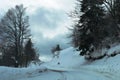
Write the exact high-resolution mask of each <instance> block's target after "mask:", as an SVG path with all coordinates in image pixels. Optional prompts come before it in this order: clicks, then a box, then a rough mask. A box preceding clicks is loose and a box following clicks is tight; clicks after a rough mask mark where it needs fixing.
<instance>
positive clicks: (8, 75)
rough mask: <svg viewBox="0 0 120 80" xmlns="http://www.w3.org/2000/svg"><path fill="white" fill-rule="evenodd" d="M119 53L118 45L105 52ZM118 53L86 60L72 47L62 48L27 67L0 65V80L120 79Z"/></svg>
mask: <svg viewBox="0 0 120 80" xmlns="http://www.w3.org/2000/svg"><path fill="white" fill-rule="evenodd" d="M114 52H116V53H120V45H116V46H113V47H112V48H110V49H109V50H108V51H107V52H106V53H107V54H112V53H114ZM119 61H120V54H118V55H116V56H114V57H107V56H106V57H105V58H103V59H100V60H96V61H87V60H85V59H84V57H82V56H80V55H79V52H77V51H76V50H75V49H74V48H73V47H70V48H68V49H65V50H62V51H61V52H60V55H59V57H57V56H56V57H54V58H53V59H52V60H51V61H49V62H45V63H42V64H41V65H40V66H30V67H28V68H9V67H0V80H120V75H119V74H120V62H119Z"/></svg>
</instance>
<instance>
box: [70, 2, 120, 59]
mask: <svg viewBox="0 0 120 80" xmlns="http://www.w3.org/2000/svg"><path fill="white" fill-rule="evenodd" d="M71 16H72V18H73V19H74V26H73V29H72V34H71V35H70V36H71V38H72V44H73V45H74V47H77V48H78V50H79V51H80V55H88V56H89V57H91V54H92V53H93V52H94V51H97V50H99V49H102V48H107V49H108V48H110V47H111V45H112V44H114V43H120V0H77V6H76V8H75V10H74V11H73V12H72V14H71ZM99 54H101V53H99Z"/></svg>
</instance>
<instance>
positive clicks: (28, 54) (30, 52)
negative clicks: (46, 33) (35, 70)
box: [24, 39, 36, 66]
mask: <svg viewBox="0 0 120 80" xmlns="http://www.w3.org/2000/svg"><path fill="white" fill-rule="evenodd" d="M35 59H36V52H35V49H34V48H33V43H32V41H31V39H29V40H28V42H27V44H26V45H25V59H24V60H25V61H26V63H25V64H26V66H27V65H28V64H29V63H30V62H31V61H33V60H35Z"/></svg>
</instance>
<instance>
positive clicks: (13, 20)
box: [0, 5, 30, 66]
mask: <svg viewBox="0 0 120 80" xmlns="http://www.w3.org/2000/svg"><path fill="white" fill-rule="evenodd" d="M0 25H1V29H2V31H3V33H2V34H3V35H2V36H3V37H4V38H5V39H6V42H7V43H6V44H7V46H15V51H16V55H15V60H16V63H19V56H21V55H22V54H23V43H24V42H25V40H26V39H28V38H29V37H30V30H29V17H28V16H26V8H24V7H23V5H17V6H16V7H15V8H11V9H9V10H8V12H7V13H6V14H5V16H4V17H3V18H2V19H1V23H0ZM17 66H18V65H17Z"/></svg>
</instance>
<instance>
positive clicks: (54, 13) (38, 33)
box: [0, 0, 75, 54]
mask: <svg viewBox="0 0 120 80" xmlns="http://www.w3.org/2000/svg"><path fill="white" fill-rule="evenodd" d="M74 3H75V0H0V17H1V16H3V15H4V14H5V12H6V11H7V10H8V9H9V8H11V7H14V6H15V5H19V4H23V5H24V7H27V11H26V12H27V15H28V16H29V17H30V28H31V33H32V38H33V41H34V43H35V44H36V45H37V47H38V48H39V49H40V53H41V54H50V49H51V47H53V46H55V45H56V44H60V45H61V47H63V48H66V47H68V46H69V44H68V43H69V41H70V40H69V39H67V34H69V30H68V27H69V26H70V25H71V21H70V20H69V17H68V15H67V13H69V12H70V11H72V10H73V9H74V5H75V4H74Z"/></svg>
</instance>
